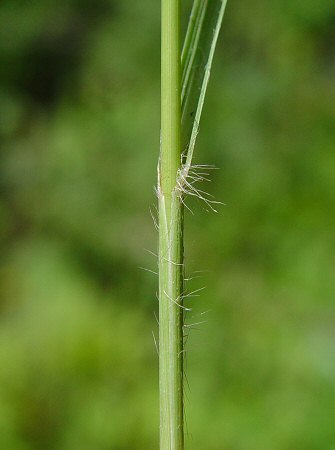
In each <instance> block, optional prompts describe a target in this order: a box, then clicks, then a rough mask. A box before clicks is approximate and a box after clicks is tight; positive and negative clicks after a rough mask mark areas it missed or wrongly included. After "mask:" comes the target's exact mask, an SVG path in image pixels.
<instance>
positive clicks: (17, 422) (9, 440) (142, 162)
mask: <svg viewBox="0 0 335 450" xmlns="http://www.w3.org/2000/svg"><path fill="white" fill-rule="evenodd" d="M159 7H160V5H159V2H157V1H153V0H145V1H142V2H133V1H130V0H123V1H118V2H117V1H115V0H95V1H93V0H80V1H79V0H58V1H57V2H54V1H51V0H43V1H42V0H40V1H32V2H22V1H13V0H3V1H2V2H1V5H0V36H1V39H0V51H1V66H0V67H1V68H0V80H1V88H0V117H1V120H0V133H1V169H0V170H1V199H0V218H1V221H0V223H1V225H0V237H1V244H2V252H1V267H0V283H1V288H0V294H1V303H0V308H1V311H0V313H1V316H0V429H1V432H0V448H2V449H5V450H52V449H55V450H129V449H132V450H142V449H154V448H157V445H158V444H157V443H158V388H157V355H156V352H155V348H154V344H153V340H152V335H151V330H155V332H156V331H157V330H156V328H157V325H156V323H155V319H154V316H153V311H154V310H157V301H156V299H155V291H156V285H157V280H156V279H155V276H154V275H152V274H150V273H149V272H143V271H140V270H139V269H138V266H145V267H148V268H150V269H152V270H155V267H156V261H155V258H154V257H152V256H151V255H150V254H149V253H147V252H146V251H145V250H144V249H145V248H148V249H150V250H153V251H155V248H156V240H157V236H156V233H155V230H154V227H153V224H152V221H151V218H150V213H149V206H150V205H154V202H155V200H154V193H153V189H152V187H153V185H154V184H155V177H156V175H155V170H156V163H157V157H158V146H159V51H160V48H159V47H160V44H159V39H160V38H159V28H160V10H159ZM188 7H189V2H185V10H187V9H188ZM185 20H186V16H185ZM334 30H335V4H334V2H333V1H332V0H324V1H322V2H312V1H311V0H308V1H304V2H302V1H300V0H290V1H289V0H273V1H271V2H268V1H266V0H256V1H255V2H253V3H250V2H247V1H246V0H241V1H240V2H233V1H232V2H231V3H230V4H228V7H227V11H226V16H225V19H224V26H223V32H222V34H221V38H220V42H219V46H218V51H217V53H216V58H215V64H214V68H213V74H212V79H211V83H210V87H209V92H208V100H207V103H206V105H205V110H204V119H203V122H202V125H201V132H200V136H199V144H198V146H197V149H196V162H197V163H199V164H203V163H204V164H215V165H216V166H218V167H220V168H221V170H220V171H215V172H214V173H213V175H212V183H211V184H210V185H208V186H206V189H207V190H209V192H210V193H211V194H213V195H215V196H216V198H217V199H219V200H222V201H224V202H225V203H226V206H225V207H222V208H221V209H220V212H219V214H218V215H215V214H213V213H211V214H208V213H207V212H206V211H205V210H204V209H205V208H204V205H202V204H201V203H197V202H192V201H190V202H189V205H190V207H191V208H192V210H193V211H194V212H195V216H194V217H193V216H191V215H190V214H188V215H187V217H186V235H187V237H186V240H187V243H186V261H187V266H188V272H192V271H198V270H208V272H204V273H202V274H201V275H202V278H197V279H195V280H193V281H191V282H190V283H191V286H190V290H192V289H197V288H199V287H201V286H202V285H207V288H206V290H205V291H204V292H202V294H201V296H200V297H195V298H193V299H192V300H189V302H190V305H192V306H193V312H192V314H191V316H194V317H193V318H192V317H190V318H189V323H192V322H199V321H202V320H204V319H206V320H207V323H206V324H201V325H199V326H197V327H196V328H199V330H198V329H197V330H194V331H191V334H190V339H189V342H188V350H189V352H188V354H187V373H188V380H189V387H187V388H186V389H187V396H188V397H189V401H188V402H187V423H188V429H189V433H190V436H188V437H187V444H188V448H192V449H193V450H198V449H199V450H200V449H210V450H222V449H227V450H256V449H257V450H269V449H271V450H316V449H325V450H334V449H335V428H334V425H333V421H334V411H335V352H334V338H335V335H334V329H335V327H334V326H335V313H334V294H335V282H334V267H335V264H334V263H335V257H334V251H335V238H334V228H335V215H334V200H335V194H334V193H335V177H334V168H335V152H334V130H335V85H334V76H335V63H334V61H335V50H334V49H335V47H334V39H335V33H334ZM197 275H198V273H197ZM206 310H211V311H210V312H209V313H208V314H206V315H200V314H201V313H202V312H204V311H206Z"/></svg>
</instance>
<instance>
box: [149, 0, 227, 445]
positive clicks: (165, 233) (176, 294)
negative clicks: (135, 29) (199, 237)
mask: <svg viewBox="0 0 335 450" xmlns="http://www.w3.org/2000/svg"><path fill="white" fill-rule="evenodd" d="M180 3H181V0H162V39H161V144H160V157H159V163H158V182H157V197H158V213H159V255H158V266H159V397H160V450H183V449H184V401H183V370H184V369H183V361H184V316H185V311H186V310H187V308H186V307H185V305H184V302H183V297H184V287H183V280H184V260H183V259H184V258H183V254H184V251H183V233H184V226H183V222H184V220H183V218H184V206H185V197H186V196H187V195H193V196H196V197H199V198H200V199H202V200H203V201H205V202H206V204H207V205H208V206H209V207H210V208H211V209H213V210H214V211H215V209H214V205H215V203H216V202H214V201H213V200H210V198H208V197H207V195H206V194H205V193H203V192H202V191H201V190H200V189H197V188H196V187H195V183H196V182H197V181H201V180H202V175H201V171H202V169H203V168H202V166H196V165H192V157H193V151H194V146H195V141H196V137H197V134H198V128H199V122H200V117H201V113H202V108H203V104H204V98H205V94H206V89H207V84H208V80H209V76H210V70H211V66H212V61H213V55H214V51H215V46H216V42H217V39H218V34H219V31H220V28H221V23H222V19H223V14H224V10H225V6H226V1H225V0H194V2H193V7H192V11H191V14H190V19H189V24H188V28H187V32H186V36H185V40H184V45H183V47H181V31H180V22H181V18H180V10H181V8H180V6H181V5H180ZM199 169H200V170H199Z"/></svg>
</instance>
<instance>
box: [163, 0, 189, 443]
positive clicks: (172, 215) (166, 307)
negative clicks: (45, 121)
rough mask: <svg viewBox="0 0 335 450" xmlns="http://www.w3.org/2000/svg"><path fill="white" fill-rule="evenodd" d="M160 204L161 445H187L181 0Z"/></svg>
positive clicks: (170, 19)
mask: <svg viewBox="0 0 335 450" xmlns="http://www.w3.org/2000/svg"><path fill="white" fill-rule="evenodd" d="M161 45H162V50H161V51H162V59H161V73H162V75H161V152H160V162H159V170H158V189H157V191H158V206H159V324H160V325H159V390H160V450H183V448H184V430H183V428H184V427H183V421H184V417H183V415H184V408H183V306H182V292H183V204H182V202H181V197H180V194H179V192H178V190H177V188H176V185H177V175H178V168H179V167H180V158H181V134H180V130H181V63H180V0H162V44H161Z"/></svg>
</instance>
